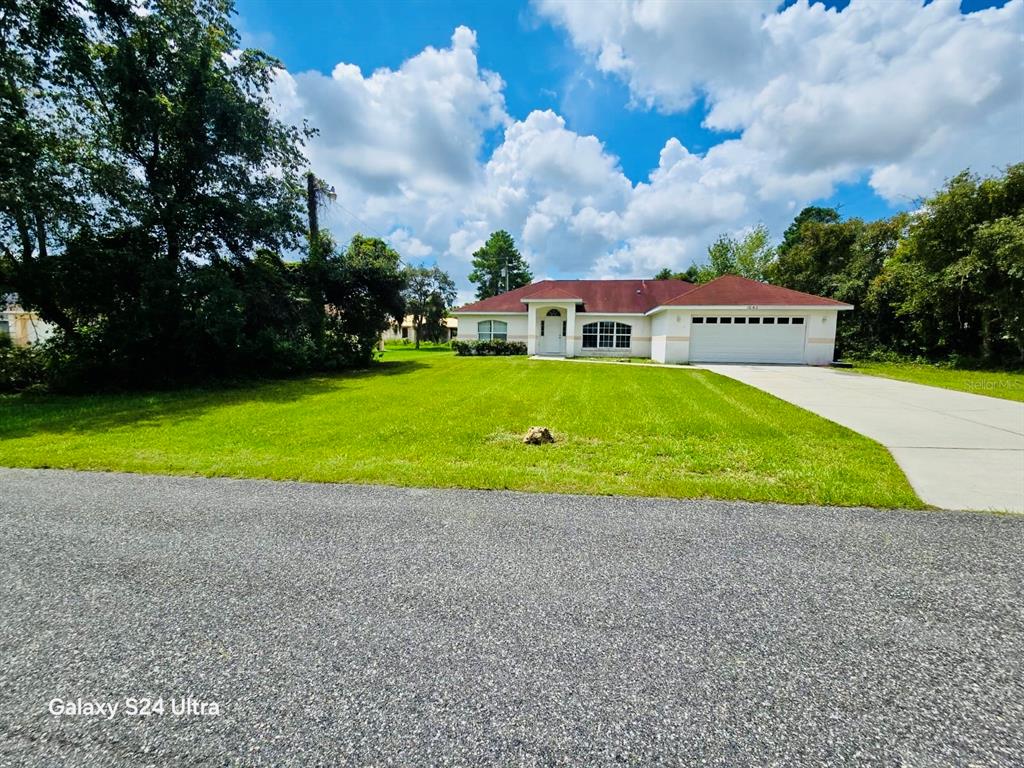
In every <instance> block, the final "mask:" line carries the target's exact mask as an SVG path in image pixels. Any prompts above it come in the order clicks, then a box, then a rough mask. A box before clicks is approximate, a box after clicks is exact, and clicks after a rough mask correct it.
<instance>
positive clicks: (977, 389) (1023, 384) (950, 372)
mask: <svg viewBox="0 0 1024 768" xmlns="http://www.w3.org/2000/svg"><path fill="white" fill-rule="evenodd" d="M853 365H854V367H853V370H854V371H857V372H858V373H867V374H870V375H872V376H884V377H885V378H887V379H899V380H900V381H912V382H914V383H916V384H928V385H929V386H932V387H943V388H945V389H958V390H960V391H961V392H971V393H973V394H975V395H988V396H989V397H1000V398H1002V399H1004V400H1017V401H1018V402H1024V371H1015V372H1011V371H974V370H966V369H961V368H946V367H943V366H937V365H927V364H923V363H874V362H868V361H861V360H857V361H854V364H853Z"/></svg>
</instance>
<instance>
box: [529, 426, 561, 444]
mask: <svg viewBox="0 0 1024 768" xmlns="http://www.w3.org/2000/svg"><path fill="white" fill-rule="evenodd" d="M523 442H524V443H526V444H527V445H544V444H545V443H553V442H555V436H554V435H552V434H551V430H550V429H548V428H547V427H530V428H529V429H528V430H527V432H526V437H524V438H523Z"/></svg>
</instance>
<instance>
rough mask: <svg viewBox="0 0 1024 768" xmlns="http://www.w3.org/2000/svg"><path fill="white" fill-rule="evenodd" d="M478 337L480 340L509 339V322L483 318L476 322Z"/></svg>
mask: <svg viewBox="0 0 1024 768" xmlns="http://www.w3.org/2000/svg"><path fill="white" fill-rule="evenodd" d="M476 337H477V338H478V339H480V341H508V323H506V322H503V321H501V320H481V321H480V322H479V323H477V324H476Z"/></svg>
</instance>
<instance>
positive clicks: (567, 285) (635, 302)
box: [455, 280, 693, 314]
mask: <svg viewBox="0 0 1024 768" xmlns="http://www.w3.org/2000/svg"><path fill="white" fill-rule="evenodd" d="M687 288H693V286H692V285H691V284H690V283H688V282H686V281H685V280H541V281H540V282H538V283H531V284H530V285H524V286H523V287H522V288H516V289H515V290H513V291H509V292H508V293H502V294H500V295H498V296H492V297H491V298H489V299H483V300H482V301H476V302H473V303H472V304H467V305H466V306H464V307H459V308H458V309H457V310H455V311H456V312H526V305H525V304H524V303H523V299H531V298H537V299H551V300H552V301H567V300H571V299H582V301H583V311H584V312H626V313H636V314H641V313H643V312H647V311H648V310H651V309H654V308H655V307H657V306H660V305H661V304H664V303H665V300H666V299H668V298H670V297H672V296H676V295H678V294H679V293H681V292H683V291H685V290H686V289H687Z"/></svg>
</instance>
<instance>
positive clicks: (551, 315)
mask: <svg viewBox="0 0 1024 768" xmlns="http://www.w3.org/2000/svg"><path fill="white" fill-rule="evenodd" d="M540 353H541V354H542V355H562V354H565V339H564V338H563V337H562V315H561V313H560V312H559V311H558V310H557V309H549V310H548V313H547V315H546V316H545V317H544V319H543V320H541V321H540Z"/></svg>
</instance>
